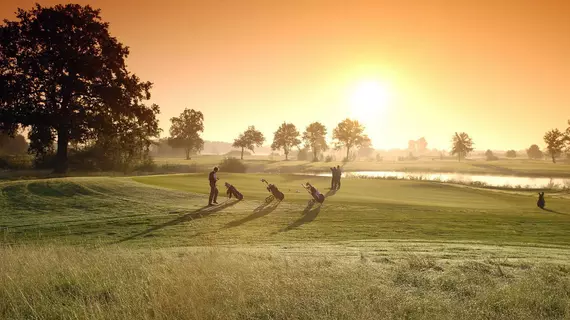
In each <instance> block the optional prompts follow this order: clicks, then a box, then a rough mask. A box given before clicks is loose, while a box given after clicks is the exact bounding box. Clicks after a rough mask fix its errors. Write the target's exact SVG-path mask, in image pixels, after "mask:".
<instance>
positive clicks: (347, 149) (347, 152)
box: [346, 147, 350, 162]
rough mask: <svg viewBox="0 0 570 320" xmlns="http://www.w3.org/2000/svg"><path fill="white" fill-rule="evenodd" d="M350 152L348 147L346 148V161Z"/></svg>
mask: <svg viewBox="0 0 570 320" xmlns="http://www.w3.org/2000/svg"><path fill="white" fill-rule="evenodd" d="M349 154H350V147H347V148H346V162H348V161H349V160H350V159H349V158H348V155H349Z"/></svg>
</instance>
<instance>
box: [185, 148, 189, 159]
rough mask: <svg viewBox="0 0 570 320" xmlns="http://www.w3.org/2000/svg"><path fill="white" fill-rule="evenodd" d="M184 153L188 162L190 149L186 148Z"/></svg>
mask: <svg viewBox="0 0 570 320" xmlns="http://www.w3.org/2000/svg"><path fill="white" fill-rule="evenodd" d="M184 151H186V160H190V149H188V148H186V149H184Z"/></svg>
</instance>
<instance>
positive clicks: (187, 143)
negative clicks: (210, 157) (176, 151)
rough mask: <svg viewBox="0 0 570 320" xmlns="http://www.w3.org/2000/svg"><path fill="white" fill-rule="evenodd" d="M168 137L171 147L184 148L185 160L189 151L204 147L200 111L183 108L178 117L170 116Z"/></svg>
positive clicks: (198, 150)
mask: <svg viewBox="0 0 570 320" xmlns="http://www.w3.org/2000/svg"><path fill="white" fill-rule="evenodd" d="M170 122H171V123H172V125H171V126H170V138H169V139H168V144H169V145H170V146H171V147H173V148H181V149H184V152H185V153H186V160H189V159H190V154H191V153H198V152H200V151H202V149H204V140H202V137H200V132H204V115H203V114H202V112H200V111H196V110H194V109H188V108H185V109H184V111H182V113H181V114H180V116H178V117H172V118H170Z"/></svg>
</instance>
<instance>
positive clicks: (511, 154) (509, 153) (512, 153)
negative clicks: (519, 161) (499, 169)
mask: <svg viewBox="0 0 570 320" xmlns="http://www.w3.org/2000/svg"><path fill="white" fill-rule="evenodd" d="M505 156H506V157H507V158H516V157H517V152H516V151H515V150H509V151H507V153H506V154H505Z"/></svg>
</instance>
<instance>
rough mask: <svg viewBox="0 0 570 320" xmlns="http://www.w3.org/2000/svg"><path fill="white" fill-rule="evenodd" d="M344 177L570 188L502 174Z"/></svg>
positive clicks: (559, 181)
mask: <svg viewBox="0 0 570 320" xmlns="http://www.w3.org/2000/svg"><path fill="white" fill-rule="evenodd" d="M315 175H316V176H319V177H330V176H331V173H318V174H315ZM342 176H343V177H347V178H350V177H352V178H368V179H374V178H376V179H402V180H425V181H440V182H454V183H463V184H472V185H479V186H489V187H508V188H526V189H541V188H554V189H562V188H570V179H568V178H536V177H521V176H502V175H475V174H466V173H452V172H446V173H438V172H403V171H357V172H343V174H342Z"/></svg>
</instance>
